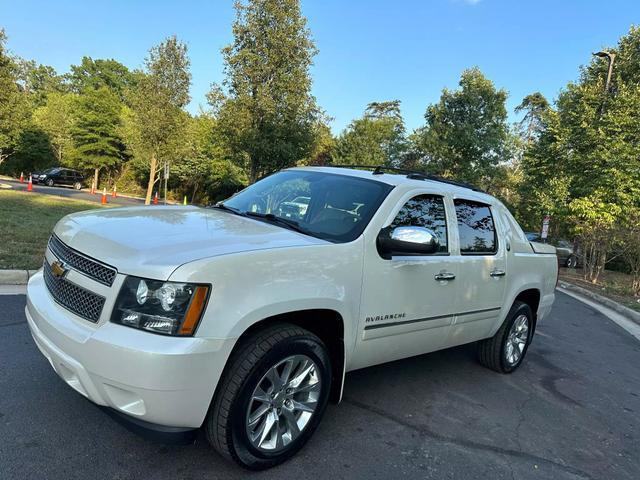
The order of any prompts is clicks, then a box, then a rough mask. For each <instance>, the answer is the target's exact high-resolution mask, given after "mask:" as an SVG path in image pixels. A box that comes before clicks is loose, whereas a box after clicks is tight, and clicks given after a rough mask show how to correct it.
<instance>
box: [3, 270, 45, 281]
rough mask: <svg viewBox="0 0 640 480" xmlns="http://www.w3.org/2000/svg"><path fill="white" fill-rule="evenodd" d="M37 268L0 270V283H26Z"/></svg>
mask: <svg viewBox="0 0 640 480" xmlns="http://www.w3.org/2000/svg"><path fill="white" fill-rule="evenodd" d="M36 272H37V270H0V285H26V284H27V282H28V281H29V278H30V277H31V275H33V274H34V273H36Z"/></svg>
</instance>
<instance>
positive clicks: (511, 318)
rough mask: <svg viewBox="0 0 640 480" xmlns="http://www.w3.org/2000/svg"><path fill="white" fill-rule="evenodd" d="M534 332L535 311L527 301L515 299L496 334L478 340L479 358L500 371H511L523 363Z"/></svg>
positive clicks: (492, 368)
mask: <svg viewBox="0 0 640 480" xmlns="http://www.w3.org/2000/svg"><path fill="white" fill-rule="evenodd" d="M532 334H533V313H532V312H531V307H529V305H527V304H526V303H523V302H520V301H515V302H514V304H513V306H512V307H511V310H510V311H509V314H508V315H507V318H506V320H505V321H504V323H503V324H502V326H501V327H500V329H499V330H498V331H497V332H496V334H495V335H494V336H493V337H491V338H488V339H486V340H482V341H480V342H478V360H479V361H480V363H481V364H482V365H484V366H485V367H487V368H490V369H491V370H495V371H496V372H500V373H511V372H513V371H514V370H516V369H517V368H518V367H519V366H520V364H521V363H522V361H523V359H524V356H525V355H526V353H527V349H528V348H529V343H531V335H532Z"/></svg>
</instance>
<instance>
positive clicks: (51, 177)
mask: <svg viewBox="0 0 640 480" xmlns="http://www.w3.org/2000/svg"><path fill="white" fill-rule="evenodd" d="M31 179H32V180H33V182H34V183H44V184H45V185H47V186H48V187H53V186H54V185H67V186H71V187H73V188H75V189H76V190H80V189H81V188H82V182H83V181H84V175H82V173H80V172H78V171H77V170H72V169H70V168H63V167H53V168H48V169H47V170H44V171H42V172H36V173H33V174H31Z"/></svg>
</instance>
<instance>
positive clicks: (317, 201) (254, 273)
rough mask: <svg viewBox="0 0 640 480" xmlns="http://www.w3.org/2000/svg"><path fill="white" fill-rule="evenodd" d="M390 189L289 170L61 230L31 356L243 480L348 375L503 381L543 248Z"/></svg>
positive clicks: (35, 295)
mask: <svg viewBox="0 0 640 480" xmlns="http://www.w3.org/2000/svg"><path fill="white" fill-rule="evenodd" d="M388 171H389V170H384V169H381V168H377V169H375V170H374V171H370V170H369V171H367V170H362V169H344V168H327V167H305V168H293V169H288V170H284V171H281V172H279V173H276V174H274V175H271V176H269V177H267V178H265V179H263V180H261V181H259V182H257V183H255V184H253V185H251V186H250V187H248V188H246V189H245V190H243V191H241V192H240V193H238V194H236V195H234V196H233V197H231V198H230V199H228V200H227V201H224V202H222V203H219V204H217V205H216V206H215V207H213V208H197V207H136V208H116V209H108V210H101V211H99V212H96V211H91V212H84V213H77V214H73V215H69V216H67V217H65V218H63V219H62V220H60V222H58V224H57V225H56V227H55V230H54V232H53V234H52V236H51V239H50V241H49V245H48V248H47V250H46V254H45V260H44V265H43V268H42V270H40V271H39V272H38V273H37V274H36V275H34V276H33V277H32V278H31V280H30V281H29V285H28V295H27V306H26V316H27V320H28V323H29V327H30V329H31V333H32V335H33V338H34V340H35V343H36V345H37V346H38V348H39V349H40V350H41V351H42V353H43V354H44V356H45V357H46V358H47V359H48V360H49V362H50V363H51V365H52V366H53V368H54V370H55V371H56V372H57V373H58V374H59V375H60V377H62V378H63V379H64V380H65V381H66V382H67V383H68V384H69V385H70V386H71V387H72V388H74V389H75V390H77V391H78V392H80V393H81V394H82V395H84V396H86V397H87V398H89V399H90V400H91V401H93V402H95V403H96V404H98V405H101V406H103V407H105V408H106V409H107V410H108V411H109V412H111V413H113V414H114V415H115V416H117V417H120V418H123V419H127V420H128V423H129V424H130V425H133V426H134V427H137V428H138V429H139V430H142V431H145V432H149V431H153V432H155V433H157V434H158V435H162V436H164V438H169V437H171V438H176V437H180V438H182V439H183V440H185V441H188V440H189V439H191V438H193V432H194V431H195V430H196V429H199V428H204V429H205V431H206V435H207V437H208V439H209V441H210V443H211V445H212V446H213V447H214V448H215V449H216V450H217V451H218V452H220V453H221V454H222V455H224V456H226V457H227V458H230V459H233V460H235V461H237V462H238V463H240V464H241V465H243V466H245V467H248V468H251V469H262V468H268V467H270V466H273V465H276V464H278V463H280V462H282V461H284V460H286V459H287V458H289V457H290V456H292V455H293V454H294V453H295V452H296V451H297V450H299V449H300V448H301V447H302V446H303V445H304V443H305V442H306V441H307V440H308V439H309V437H310V436H311V435H312V433H313V431H314V430H315V428H316V427H317V425H318V423H319V422H320V420H321V418H322V415H323V413H324V411H325V407H326V405H327V402H328V401H329V400H333V401H339V400H340V397H341V393H342V387H343V381H344V377H345V373H346V372H348V371H351V370H355V369H359V368H364V367H368V366H370V365H375V364H379V363H383V362H389V361H392V360H398V359H401V358H406V357H411V356H413V355H420V354H424V353H428V352H433V351H435V350H439V349H443V348H449V347H453V346H456V345H461V344H465V343H469V342H478V357H479V361H480V362H481V363H482V364H483V365H486V366H487V367H489V368H491V369H493V370H496V371H498V372H502V373H509V372H512V371H514V370H515V369H516V368H517V367H518V366H519V365H520V364H521V362H522V360H523V358H524V356H525V354H526V352H527V347H528V345H529V343H530V342H531V338H532V336H533V333H534V331H535V327H536V323H537V322H539V321H540V320H541V319H542V318H543V317H544V316H545V315H546V314H547V313H548V312H549V310H550V309H551V305H552V303H553V300H554V288H555V284H556V281H557V261H556V255H555V249H554V248H553V247H549V246H547V245H542V244H532V243H530V242H528V241H527V238H526V237H525V235H524V233H523V232H522V230H521V228H520V227H519V226H518V224H517V222H516V221H515V220H514V218H513V217H512V216H511V214H510V213H509V211H508V210H507V209H506V208H505V207H504V206H503V205H502V204H501V203H500V202H499V201H498V200H496V199H495V198H493V197H491V196H489V195H487V194H485V193H482V192H480V191H478V190H475V189H473V188H472V187H470V186H465V185H462V184H457V183H455V182H449V181H445V180H442V179H437V178H433V177H429V176H425V175H422V174H416V173H409V174H407V173H406V172H405V173H397V172H396V173H394V174H391V173H387V172H388ZM371 394H372V395H375V392H371Z"/></svg>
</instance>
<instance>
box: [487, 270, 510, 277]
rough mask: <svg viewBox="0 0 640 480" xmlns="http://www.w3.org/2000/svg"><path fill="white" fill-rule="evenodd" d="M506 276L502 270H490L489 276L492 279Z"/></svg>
mask: <svg viewBox="0 0 640 480" xmlns="http://www.w3.org/2000/svg"><path fill="white" fill-rule="evenodd" d="M506 274H507V272H505V271H504V270H500V269H496V270H492V271H491V273H490V274H489V275H491V276H492V277H504V276H505V275H506Z"/></svg>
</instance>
